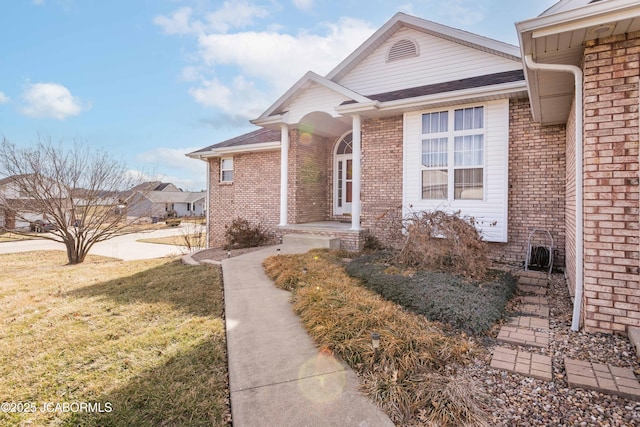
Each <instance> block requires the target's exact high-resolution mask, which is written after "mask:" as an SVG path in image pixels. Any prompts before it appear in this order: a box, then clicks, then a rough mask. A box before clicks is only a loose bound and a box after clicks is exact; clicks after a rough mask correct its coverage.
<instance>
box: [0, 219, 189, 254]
mask: <svg viewBox="0 0 640 427" xmlns="http://www.w3.org/2000/svg"><path fill="white" fill-rule="evenodd" d="M185 227H186V226H185V225H180V226H178V227H174V228H164V229H161V230H154V231H144V232H140V233H132V234H125V235H123V236H118V237H114V238H112V239H109V240H107V241H104V242H100V243H96V244H95V245H94V246H93V248H91V250H90V251H89V253H90V254H92V255H102V256H107V257H112V258H120V259H122V260H125V261H130V260H134V259H151V258H162V257H166V256H176V255H182V254H183V253H184V251H186V248H184V247H180V246H173V245H161V244H155V243H142V242H137V240H139V239H151V238H156V237H167V236H174V235H181V234H184V233H186V231H185ZM188 227H189V230H188V231H189V232H190V233H193V232H194V230H193V224H189V225H188ZM46 250H61V251H64V250H66V248H65V246H64V244H62V243H58V242H53V241H51V240H45V239H34V240H23V241H19V242H3V243H0V254H8V253H15V252H29V251H46Z"/></svg>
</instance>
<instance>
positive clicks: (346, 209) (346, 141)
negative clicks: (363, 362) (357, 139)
mask: <svg viewBox="0 0 640 427" xmlns="http://www.w3.org/2000/svg"><path fill="white" fill-rule="evenodd" d="M352 142H353V133H352V132H351V131H349V132H347V133H345V134H344V135H343V136H342V137H340V139H339V140H338V142H337V143H336V148H335V152H334V155H333V159H334V160H333V213H334V215H351V202H352V200H353V146H352Z"/></svg>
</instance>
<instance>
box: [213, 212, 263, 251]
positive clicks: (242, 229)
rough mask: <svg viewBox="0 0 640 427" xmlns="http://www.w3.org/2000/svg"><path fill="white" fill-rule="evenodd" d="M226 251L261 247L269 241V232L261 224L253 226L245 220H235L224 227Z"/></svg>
mask: <svg viewBox="0 0 640 427" xmlns="http://www.w3.org/2000/svg"><path fill="white" fill-rule="evenodd" d="M224 237H225V239H226V241H227V244H226V245H225V247H224V248H225V249H242V248H253V247H256V246H261V245H264V244H266V243H267V242H268V241H269V236H268V234H267V231H266V230H265V229H264V227H262V225H260V224H251V223H250V222H249V221H248V220H246V219H244V218H236V219H234V220H233V221H232V222H231V224H230V225H225V226H224Z"/></svg>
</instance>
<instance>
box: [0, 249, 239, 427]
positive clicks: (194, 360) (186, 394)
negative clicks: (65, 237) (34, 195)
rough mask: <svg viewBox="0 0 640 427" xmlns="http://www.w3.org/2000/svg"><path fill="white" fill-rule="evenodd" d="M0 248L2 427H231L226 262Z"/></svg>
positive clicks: (0, 412) (0, 393)
mask: <svg viewBox="0 0 640 427" xmlns="http://www.w3.org/2000/svg"><path fill="white" fill-rule="evenodd" d="M65 262H66V256H65V254H64V253H63V252H57V251H50V252H31V253H25V254H11V255H0V307H2V309H1V310H0V325H1V326H0V403H2V408H1V410H0V425H31V426H34V425H67V426H71V425H73V426H76V425H85V426H104V425H112V426H131V425H190V426H194V425H206V426H211V425H215V426H221V425H229V424H230V422H229V419H230V412H229V406H228V405H229V402H228V391H227V388H228V386H227V361H226V344H225V334H224V321H223V305H222V289H221V281H220V278H219V276H218V270H217V269H215V268H213V267H208V266H200V267H193V266H183V265H182V264H180V263H179V262H178V261H176V260H171V259H158V260H146V261H135V262H122V261H117V260H112V259H107V258H100V257H89V258H88V260H87V261H86V262H85V263H83V264H80V265H75V266H64V265H63V264H65Z"/></svg>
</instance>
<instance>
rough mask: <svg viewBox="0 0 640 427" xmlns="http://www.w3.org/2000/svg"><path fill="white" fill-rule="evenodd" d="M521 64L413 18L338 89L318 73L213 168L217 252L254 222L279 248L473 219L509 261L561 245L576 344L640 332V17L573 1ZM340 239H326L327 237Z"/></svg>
mask: <svg viewBox="0 0 640 427" xmlns="http://www.w3.org/2000/svg"><path fill="white" fill-rule="evenodd" d="M516 28H517V31H518V34H519V38H520V42H521V46H520V47H516V46H512V45H508V44H505V43H502V42H499V41H496V40H491V39H488V38H485V37H482V36H478V35H475V34H471V33H468V32H465V31H460V30H457V29H454V28H450V27H446V26H443V25H440V24H437V23H434V22H430V21H426V20H423V19H420V18H416V17H413V16H409V15H405V14H402V13H399V14H397V15H395V16H394V17H393V18H392V19H391V20H390V21H388V22H387V23H386V24H385V25H384V26H382V27H381V28H380V29H379V30H378V31H377V32H376V33H375V34H374V35H373V36H371V37H370V38H369V39H368V40H367V41H366V42H364V44H362V45H361V46H360V47H359V48H358V49H356V50H355V51H354V52H353V53H352V54H351V55H350V56H349V57H347V58H346V59H345V60H344V61H343V62H342V63H340V64H338V65H337V67H336V68H334V69H333V70H332V71H331V72H330V73H329V74H328V75H326V76H324V77H323V76H320V75H317V74H315V73H313V72H309V73H307V74H306V75H305V76H303V77H302V78H301V79H300V80H299V81H298V82H297V83H296V84H295V85H293V86H292V87H291V88H290V89H289V90H288V91H287V92H286V93H284V94H283V95H282V96H281V97H280V98H279V99H278V100H277V101H276V102H275V103H274V104H273V105H271V106H270V107H269V108H268V109H267V110H266V111H265V112H264V113H263V114H262V115H261V116H260V117H258V118H257V119H255V120H253V121H252V123H254V124H256V125H258V126H260V127H261V128H260V129H258V130H256V131H254V132H251V133H249V134H246V135H242V136H239V137H237V138H233V139H230V140H228V141H224V142H221V143H218V144H215V145H212V146H210V147H206V148H204V149H202V150H199V151H196V152H194V153H191V154H189V156H190V157H193V158H199V159H202V160H204V161H206V162H207V163H208V170H209V185H208V198H209V205H210V206H211V209H210V211H209V215H208V224H209V245H210V246H219V245H221V244H222V243H223V239H224V227H225V225H227V224H228V223H229V222H230V221H231V220H232V219H233V218H235V217H238V216H240V217H244V218H247V219H249V220H252V221H255V222H261V223H262V225H263V226H265V227H267V228H268V229H269V230H271V231H272V232H274V233H276V234H280V235H281V234H284V233H287V232H304V231H309V230H311V229H313V227H311V226H308V227H305V226H303V225H301V224H305V223H307V224H308V223H312V222H321V221H331V220H334V221H335V220H338V221H347V222H348V224H347V226H346V227H345V228H344V229H342V230H339V231H337V232H336V235H338V236H339V237H340V238H341V239H342V245H343V246H344V247H346V248H350V249H355V248H357V247H358V246H359V245H361V244H362V241H363V236H364V230H368V231H370V232H371V233H373V234H374V235H377V236H379V237H382V238H385V237H388V236H387V234H388V232H389V230H388V227H387V225H388V223H389V222H388V221H387V219H388V218H390V217H393V218H399V217H401V216H402V215H406V214H408V213H410V212H411V211H417V210H434V209H445V210H449V211H460V212H461V213H462V214H463V215H467V216H471V217H473V218H475V220H476V221H477V224H478V227H479V229H480V231H481V232H482V234H483V236H484V238H485V239H486V240H487V241H488V242H490V251H491V256H492V257H493V258H494V259H496V260H499V261H506V262H522V261H523V260H524V258H525V256H526V254H527V248H528V245H529V240H528V239H529V235H530V233H532V232H533V231H534V230H536V229H540V230H545V231H549V232H550V234H551V236H552V237H553V239H554V246H553V247H554V253H555V257H554V261H555V266H556V267H559V268H564V269H565V271H566V273H567V279H568V281H569V286H570V289H571V290H572V292H573V293H574V294H575V303H574V304H575V307H574V316H573V325H572V328H573V329H579V328H580V325H581V324H582V325H583V326H585V327H586V329H587V330H589V331H606V332H625V331H626V330H627V328H629V327H637V326H640V281H639V277H640V275H639V271H638V270H639V262H640V261H639V253H640V251H639V249H640V243H639V240H640V234H639V227H638V225H639V222H640V216H639V202H638V194H639V175H638V135H639V130H640V129H639V125H638V105H639V101H640V100H639V97H638V83H639V74H640V73H639V71H640V65H639V64H640V60H639V57H640V4H638V2H637V1H635V0H634V1H631V0H607V1H597V0H562V1H560V2H558V3H557V4H556V5H554V6H553V7H551V8H549V9H548V10H547V11H545V12H544V13H543V14H542V15H540V16H539V17H536V18H533V19H530V20H527V21H523V22H520V23H518V24H516ZM329 229H330V228H329V227H326V228H322V227H318V228H316V230H318V231H319V232H322V233H325V234H328V233H329V231H327V230H329Z"/></svg>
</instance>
